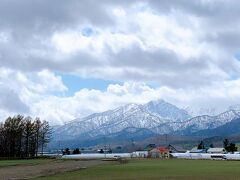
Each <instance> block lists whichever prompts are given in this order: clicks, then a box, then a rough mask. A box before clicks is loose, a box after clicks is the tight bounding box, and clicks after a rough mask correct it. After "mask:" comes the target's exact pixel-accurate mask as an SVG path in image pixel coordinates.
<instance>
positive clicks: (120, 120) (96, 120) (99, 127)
mask: <svg viewBox="0 0 240 180" xmlns="http://www.w3.org/2000/svg"><path fill="white" fill-rule="evenodd" d="M189 117H190V116H189V115H188V114H186V112H185V111H184V110H181V109H178V108H177V107H176V106H173V105H171V104H169V103H166V102H164V101H152V102H149V103H147V104H145V105H139V104H128V105H125V106H122V107H119V108H117V109H114V110H109V111H106V112H103V113H95V114H92V115H90V116H88V117H85V118H81V119H75V120H73V121H72V122H70V123H68V124H65V125H63V126H61V127H60V128H58V129H57V130H56V131H55V138H62V137H63V135H64V138H69V139H70V138H74V137H78V136H79V135H80V134H81V135H82V136H84V137H94V136H98V135H107V134H111V133H116V132H119V131H121V130H123V129H125V128H129V127H135V128H147V129H153V128H154V127H157V126H159V125H160V124H163V123H169V122H173V121H179V120H182V121H183V120H185V119H184V118H189Z"/></svg>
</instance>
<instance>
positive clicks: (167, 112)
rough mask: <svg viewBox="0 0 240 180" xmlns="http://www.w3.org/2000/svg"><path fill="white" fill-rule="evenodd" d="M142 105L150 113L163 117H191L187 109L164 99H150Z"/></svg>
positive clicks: (183, 119)
mask: <svg viewBox="0 0 240 180" xmlns="http://www.w3.org/2000/svg"><path fill="white" fill-rule="evenodd" d="M144 107H145V109H146V110H147V111H149V112H150V113H152V114H154V115H157V116H159V117H161V118H165V119H171V120H175V121H185V120H187V119H189V118H191V116H190V115H189V114H188V113H187V111H185V110H183V109H180V108H178V107H176V106H175V105H172V104H170V103H168V102H166V101H164V100H156V101H150V102H149V103H147V104H145V105H144Z"/></svg>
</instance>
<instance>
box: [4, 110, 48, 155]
mask: <svg viewBox="0 0 240 180" xmlns="http://www.w3.org/2000/svg"><path fill="white" fill-rule="evenodd" d="M50 137H51V128H50V126H49V123H48V122H47V121H42V120H40V118H35V119H32V118H31V117H24V116H22V115H17V116H14V117H8V118H7V119H6V120H5V122H4V123H0V157H14V158H16V157H19V158H24V157H34V156H37V154H38V153H39V151H41V152H42V153H43V149H44V147H45V146H46V145H47V144H48V143H49V141H50Z"/></svg>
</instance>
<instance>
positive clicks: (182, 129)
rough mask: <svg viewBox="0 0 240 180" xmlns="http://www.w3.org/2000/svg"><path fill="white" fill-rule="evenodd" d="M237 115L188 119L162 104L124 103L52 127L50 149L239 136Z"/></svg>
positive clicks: (170, 105)
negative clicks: (163, 137)
mask: <svg viewBox="0 0 240 180" xmlns="http://www.w3.org/2000/svg"><path fill="white" fill-rule="evenodd" d="M239 119H240V112H239V111H238V110H234V109H230V110H228V111H226V112H223V113H221V114H219V115H217V116H209V115H202V116H197V117H191V116H190V115H189V114H188V113H187V112H186V111H185V110H183V109H181V108H178V107H176V106H175V105H172V104H170V103H168V102H166V101H163V100H156V101H150V102H148V103H146V104H143V105H142V104H127V105H125V106H121V107H119V108H116V109H114V110H109V111H105V112H102V113H95V114H92V115H90V116H87V117H85V118H78V119H75V120H73V121H71V122H69V123H67V124H65V125H62V126H57V127H55V128H54V132H53V140H52V142H51V145H52V146H55V147H56V146H57V144H59V143H61V144H62V145H63V146H94V145H97V144H103V143H107V142H108V143H112V142H116V143H118V142H119V143H122V144H124V143H126V142H129V141H131V140H134V141H144V140H145V139H148V138H151V137H155V136H156V135H161V134H169V135H173V136H203V135H205V137H209V136H223V135H229V134H234V133H239V132H240V131H238V130H239V125H238V121H239Z"/></svg>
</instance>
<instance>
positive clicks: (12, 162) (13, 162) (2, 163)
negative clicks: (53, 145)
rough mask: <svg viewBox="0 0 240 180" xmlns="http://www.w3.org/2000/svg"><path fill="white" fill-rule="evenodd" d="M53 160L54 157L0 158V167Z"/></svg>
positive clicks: (35, 163)
mask: <svg viewBox="0 0 240 180" xmlns="http://www.w3.org/2000/svg"><path fill="white" fill-rule="evenodd" d="M50 161H53V159H17V160H0V168H1V167H8V166H18V165H37V164H43V163H48V162H50Z"/></svg>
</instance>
